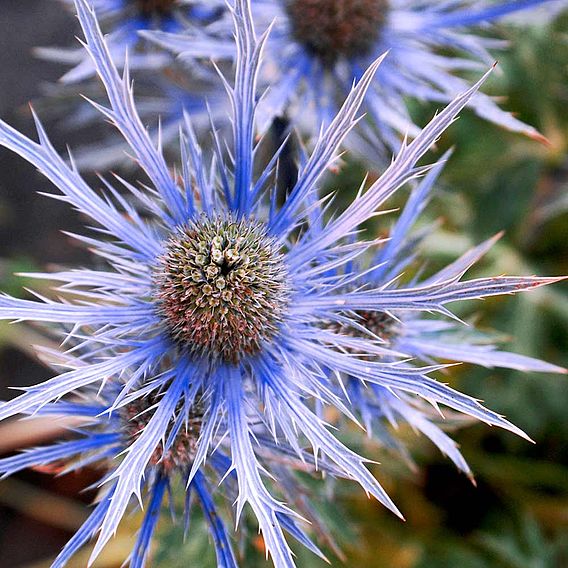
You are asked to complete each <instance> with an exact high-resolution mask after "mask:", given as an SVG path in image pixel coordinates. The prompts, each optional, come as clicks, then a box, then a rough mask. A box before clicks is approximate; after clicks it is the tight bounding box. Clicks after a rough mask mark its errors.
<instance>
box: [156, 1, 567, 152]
mask: <svg viewBox="0 0 568 568" xmlns="http://www.w3.org/2000/svg"><path fill="white" fill-rule="evenodd" d="M546 3H550V8H553V7H555V6H557V5H559V4H561V3H559V2H557V1H554V2H550V0H520V1H519V0H513V1H501V2H486V1H482V2H479V1H475V2H474V1H472V0H460V1H455V2H442V1H437V2H432V1H423V0H253V2H252V5H253V13H254V16H255V21H256V23H257V25H258V27H259V28H260V29H265V28H266V26H268V25H270V24H272V26H273V30H272V32H271V34H270V38H269V39H268V41H267V45H266V50H265V51H266V60H267V61H268V63H269V64H268V65H266V66H265V73H264V75H263V79H264V80H265V82H266V84H267V85H268V86H269V87H270V91H269V93H268V94H267V96H266V97H265V99H264V104H262V105H261V112H262V117H261V122H262V124H261V126H262V125H264V127H268V126H269V125H270V124H271V122H272V119H273V118H274V117H285V118H286V119H287V120H290V121H291V122H292V123H293V124H295V125H297V126H298V125H299V126H301V127H302V128H303V129H304V130H307V131H309V132H312V133H315V134H317V133H318V132H319V127H320V124H322V123H324V124H329V123H330V122H331V120H332V119H333V117H334V116H335V115H336V113H337V111H338V109H339V106H340V104H341V102H342V101H343V99H344V98H345V96H346V95H347V93H349V91H350V89H351V86H352V84H353V81H355V80H358V79H359V78H360V77H361V76H362V74H363V72H364V71H365V69H367V67H368V66H369V64H370V63H371V62H372V61H373V60H375V59H376V58H377V57H379V56H380V55H381V54H383V53H386V52H388V56H387V57H386V59H385V61H384V63H383V64H382V65H381V68H380V69H379V71H378V72H377V77H376V80H375V81H374V82H373V84H372V85H371V87H370V88H369V92H368V93H367V97H366V100H365V103H364V110H365V112H366V113H367V117H368V118H369V119H370V120H366V121H364V122H362V124H361V127H360V129H358V132H359V133H364V137H363V139H362V140H357V138H353V137H351V140H350V142H351V145H352V146H354V147H355V146H358V148H357V149H358V150H360V151H363V152H364V153H365V155H368V156H370V157H371V159H372V160H373V161H376V156H377V151H378V148H377V143H379V141H381V142H382V143H383V144H384V146H385V147H384V152H383V158H384V159H385V160H386V159H388V158H389V156H390V151H391V150H392V151H396V150H397V148H398V146H399V144H400V136H401V135H402V136H405V135H407V134H411V135H415V134H417V133H418V129H417V127H416V126H414V125H413V123H412V120H411V118H410V116H409V113H408V110H407V105H406V100H405V99H406V98H407V97H411V98H414V99H417V100H419V101H432V102H434V103H440V102H443V103H447V102H449V101H450V100H452V99H453V98H454V97H455V96H456V95H457V94H458V93H460V92H463V91H464V90H466V88H467V82H466V81H465V80H464V79H463V77H462V75H463V73H470V72H471V71H472V70H477V69H483V68H486V67H487V66H489V65H491V63H492V62H493V61H494V56H493V55H491V53H490V51H491V50H492V49H493V48H502V47H504V45H505V43H504V42H502V41H499V40H497V39H495V38H494V37H491V36H490V35H488V34H487V33H486V32H485V31H484V30H483V28H486V27H487V26H488V25H489V24H491V23H493V22H494V21H495V20H497V19H499V18H502V17H505V16H507V15H509V14H512V13H516V12H519V11H521V10H529V9H530V8H533V7H536V6H539V5H542V4H546ZM564 4H565V2H564ZM221 23H222V22H221ZM226 28H227V29H225V30H224V31H223V29H222V26H221V25H218V26H216V28H215V33H214V34H210V36H209V41H205V40H204V39H203V38H201V37H197V36H196V34H195V32H194V31H193V30H187V31H184V32H183V33H181V34H180V33H179V32H176V33H174V34H172V33H169V32H166V31H156V32H148V33H145V35H146V37H149V38H151V39H153V40H154V41H156V42H157V43H159V44H161V45H163V46H165V47H167V48H169V49H171V50H172V51H174V52H176V53H179V54H180V55H181V56H182V57H183V58H184V59H186V60H194V59H198V58H205V59H209V58H210V57H219V58H220V57H223V52H224V57H226V58H231V57H233V56H234V53H235V50H234V45H233V44H232V41H231V36H230V33H231V30H230V29H229V28H228V26H226ZM470 106H471V108H472V109H474V110H475V112H476V113H477V114H478V115H479V116H481V117H483V118H485V119H487V120H489V121H492V122H494V123H496V124H498V125H500V126H503V127H504V128H507V129H510V130H512V131H515V132H522V133H524V134H526V135H528V136H530V137H532V138H535V139H542V136H540V135H539V134H538V132H537V131H536V130H535V129H534V128H532V127H531V126H528V125H526V124H524V123H523V122H521V121H520V120H518V119H516V118H515V117H514V116H512V115H511V114H509V113H508V112H505V111H503V110H501V109H500V108H499V106H498V105H497V103H496V102H494V101H493V99H492V98H490V97H489V96H486V95H481V94H480V95H477V96H476V97H475V98H474V99H473V100H472V101H471V103H470ZM366 140H372V141H373V144H374V145H371V146H369V145H368V144H367V143H366Z"/></svg>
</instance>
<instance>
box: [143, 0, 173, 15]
mask: <svg viewBox="0 0 568 568" xmlns="http://www.w3.org/2000/svg"><path fill="white" fill-rule="evenodd" d="M175 3H176V0H136V4H137V5H138V9H139V10H140V12H141V13H142V14H143V15H144V16H154V15H158V16H166V15H168V14H170V13H171V11H172V9H173V7H174V4H175Z"/></svg>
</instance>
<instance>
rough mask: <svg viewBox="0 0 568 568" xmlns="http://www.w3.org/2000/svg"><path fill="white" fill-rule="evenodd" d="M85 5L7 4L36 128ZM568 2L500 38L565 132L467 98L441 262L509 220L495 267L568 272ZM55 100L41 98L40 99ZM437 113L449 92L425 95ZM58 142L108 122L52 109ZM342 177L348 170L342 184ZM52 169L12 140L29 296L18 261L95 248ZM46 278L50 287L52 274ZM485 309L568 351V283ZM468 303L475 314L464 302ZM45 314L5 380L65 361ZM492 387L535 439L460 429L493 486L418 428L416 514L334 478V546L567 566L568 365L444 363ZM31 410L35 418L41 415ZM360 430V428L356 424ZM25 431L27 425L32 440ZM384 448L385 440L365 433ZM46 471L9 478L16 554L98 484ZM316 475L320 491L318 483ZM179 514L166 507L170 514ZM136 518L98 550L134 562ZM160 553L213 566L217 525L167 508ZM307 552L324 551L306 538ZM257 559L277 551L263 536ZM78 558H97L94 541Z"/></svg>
mask: <svg viewBox="0 0 568 568" xmlns="http://www.w3.org/2000/svg"><path fill="white" fill-rule="evenodd" d="M76 33H77V29H76V24H75V21H74V19H73V18H72V17H71V16H70V15H69V14H67V13H66V12H65V11H64V10H63V9H62V8H61V6H60V5H59V4H58V3H57V2H56V1H55V0H2V1H1V6H0V116H1V117H2V118H3V119H4V120H6V121H7V122H9V123H10V124H12V125H14V126H15V127H16V128H18V129H19V130H22V131H23V132H25V133H27V134H30V135H32V136H33V125H32V121H31V118H30V114H29V110H28V108H27V103H28V102H29V101H30V100H37V99H39V98H40V97H41V94H42V89H43V88H44V87H45V85H47V84H49V83H51V82H54V81H56V80H57V78H58V77H59V76H60V75H61V74H62V69H61V68H60V67H58V66H57V65H54V64H50V63H46V62H44V61H40V60H38V59H37V58H35V57H34V56H33V54H32V48H33V47H36V46H46V45H73V41H74V40H73V38H74V35H75V34H76ZM567 33H568V18H567V17H566V16H562V17H561V18H560V19H559V20H558V21H557V22H555V23H553V24H551V25H547V24H545V23H544V24H542V25H534V26H531V27H525V28H523V29H515V28H513V27H503V29H502V31H501V35H502V36H503V37H505V38H507V39H509V40H510V41H511V45H512V46H513V48H512V49H511V50H510V51H509V52H505V53H501V54H498V58H499V61H500V68H501V74H500V75H499V76H496V77H494V78H493V79H492V82H491V84H490V85H489V89H490V90H491V91H492V92H493V93H495V94H499V95H506V97H507V99H506V100H507V102H506V103H505V104H506V106H507V108H508V109H510V110H514V111H515V112H516V113H518V114H519V115H520V116H521V118H522V119H523V120H525V121H526V122H529V123H531V124H533V125H535V126H537V127H538V128H539V129H540V130H541V132H542V133H543V134H544V135H545V136H547V137H548V138H549V140H550V145H549V146H543V145H539V144H537V143H535V142H532V141H530V140H527V139H524V138H522V137H520V136H514V135H511V134H509V133H506V132H503V131H501V130H499V129H497V128H495V127H493V126H491V125H488V124H486V123H484V122H482V121H479V120H477V119H476V118H475V117H473V116H472V115H470V114H468V113H465V115H464V116H463V117H462V118H461V119H460V121H459V122H458V123H457V124H456V125H454V126H453V127H452V129H451V131H450V132H449V134H448V135H447V136H446V137H445V138H444V140H443V141H442V144H441V146H442V148H441V149H444V147H449V146H450V145H456V147H457V150H456V153H455V155H454V157H453V159H452V161H451V163H450V164H449V167H448V169H447V171H446V174H445V178H444V180H443V183H442V188H441V190H440V191H439V193H438V195H437V197H436V199H435V200H434V201H433V203H432V205H431V207H430V208H429V210H428V213H427V217H428V218H429V219H430V220H434V219H441V220H443V225H442V228H441V229H440V230H439V231H438V232H437V233H436V234H435V235H433V236H432V237H431V238H430V239H429V240H428V242H427V246H426V247H425V251H424V252H425V254H426V255H427V257H428V259H429V261H430V262H431V263H432V265H436V264H437V263H443V262H448V261H450V260H452V259H454V258H455V257H456V256H457V255H459V254H460V253H461V252H463V251H464V250H465V249H466V248H467V247H468V246H470V245H471V244H473V243H475V242H479V241H481V240H482V239H485V238H487V237H489V236H491V235H493V234H494V233H496V232H497V231H499V230H501V229H505V230H506V236H505V238H504V239H503V240H502V241H501V242H500V243H499V244H498V245H497V246H496V248H495V250H494V251H492V253H491V254H490V255H489V256H488V259H486V260H485V261H484V262H483V264H482V265H481V266H480V267H479V269H477V271H478V274H484V275H488V274H496V273H499V274H501V273H507V274H515V273H522V274H537V273H538V274H547V275H560V274H567V273H568V192H567V189H568V161H567V160H566V150H567V147H568V75H567V67H566V66H567V64H568V46H567V43H566V34H567ZM40 107H41V105H40ZM414 110H415V113H416V120H417V121H418V122H419V123H420V122H424V121H425V120H426V119H427V118H428V116H430V115H431V113H432V111H433V110H434V109H433V108H424V107H420V106H416V108H415V109H414ZM44 118H45V119H46V123H47V126H48V131H49V132H50V134H51V135H52V139H53V142H54V144H55V146H56V147H57V148H59V149H62V150H63V149H64V148H65V144H66V143H67V142H70V143H71V145H72V146H75V145H81V144H83V143H86V142H89V141H90V137H91V135H92V131H91V130H89V133H88V136H87V135H86V134H85V133H82V134H81V133H78V132H72V131H69V130H67V129H66V128H65V127H64V126H63V125H62V124H61V118H59V119H58V118H56V117H53V116H51V117H50V116H49V113H47V116H44ZM341 175H342V178H341V180H333V183H334V185H335V186H338V185H339V186H340V187H353V188H354V189H355V188H356V187H358V184H359V180H360V177H359V176H360V167H359V166H357V164H351V165H350V166H348V167H347V168H346V169H345V171H344V172H343V173H342V174H341ZM339 181H340V182H341V183H340V184H339V183H338V182H339ZM50 190H51V188H50V186H49V184H48V183H47V182H46V181H45V180H44V179H43V178H41V177H40V176H39V175H38V174H37V173H36V172H35V171H34V169H33V168H31V167H30V166H29V165H27V164H26V163H25V162H24V161H23V160H21V159H19V158H17V157H15V156H14V155H13V154H11V153H9V152H7V151H5V150H0V289H2V290H4V291H7V292H9V293H11V294H15V295H22V294H25V293H26V292H25V291H23V288H24V287H25V286H27V285H28V284H29V282H28V281H27V280H26V278H22V277H16V276H14V275H13V274H14V273H15V272H25V271H30V270H44V269H46V268H48V269H49V268H53V267H55V266H58V265H59V266H60V265H77V264H80V265H81V264H88V263H89V258H88V256H87V255H86V254H85V251H83V250H82V249H81V248H80V247H78V246H77V245H76V244H75V243H74V242H73V241H71V240H70V239H69V238H68V237H66V236H65V235H64V234H63V233H62V232H61V231H62V230H66V231H77V230H79V229H80V227H81V219H79V218H78V216H77V215H75V214H74V213H73V212H72V211H70V209H69V208H68V207H66V206H65V204H63V203H60V202H58V201H55V200H51V199H47V198H45V197H43V196H39V195H38V194H37V193H38V192H45V191H50ZM36 288H37V285H36ZM463 310H464V311H463V314H464V315H467V316H472V315H473V314H477V315H478V322H479V325H480V326H481V327H482V328H483V329H484V330H486V331H491V332H495V333H496V334H497V335H498V336H499V337H502V338H503V340H504V341H506V343H505V346H506V348H508V349H511V350H515V351H518V352H521V353H524V354H526V355H533V356H538V357H542V358H545V359H547V360H550V361H552V362H554V363H557V364H561V365H562V364H563V365H568V293H567V289H566V286H562V285H559V286H555V287H554V288H551V289H547V290H541V291H537V292H535V293H532V294H528V295H525V296H520V297H515V298H504V299H498V300H491V301H487V302H484V303H483V304H481V305H479V304H478V305H476V306H473V308H471V307H470V308H464V309H463ZM460 313H462V312H460ZM49 341H50V340H49V338H47V337H45V336H44V335H43V334H42V332H41V330H39V329H35V328H33V327H29V326H22V325H20V326H11V325H7V324H2V325H0V391H1V393H0V395H1V397H2V398H3V399H6V398H9V397H11V396H13V391H10V390H8V388H7V387H8V386H9V385H10V386H23V385H28V384H32V383H36V382H38V381H40V380H43V379H45V378H47V377H49V376H50V371H49V370H48V369H46V368H45V367H44V366H42V365H41V363H40V362H39V361H38V360H37V359H36V357H35V356H34V352H33V349H31V347H30V346H31V345H32V344H37V343H39V344H45V343H49ZM444 380H449V381H450V382H451V383H452V384H454V385H455V386H457V387H459V388H460V389H463V390H464V391H465V392H467V393H469V394H471V395H474V396H477V397H479V398H481V399H483V400H485V401H486V403H487V405H488V406H490V407H491V408H493V409H495V410H497V411H500V412H502V413H505V414H506V415H507V416H508V417H509V418H510V419H511V420H512V421H513V422H515V423H516V424H517V425H519V426H520V427H521V428H523V429H525V430H526V431H527V432H528V433H529V434H530V435H531V436H532V437H533V438H534V440H535V441H536V444H535V445H531V444H528V443H526V442H524V441H523V440H518V439H516V438H514V437H513V436H512V435H511V434H508V433H502V432H500V431H497V430H495V429H491V428H489V427H486V426H483V425H474V426H471V427H468V428H463V429H460V430H459V431H456V432H455V433H454V435H455V437H456V439H457V440H458V441H459V443H460V444H461V447H462V450H463V453H464V454H465V457H466V458H467V459H468V461H469V462H470V464H471V466H472V468H473V470H474V472H475V473H476V479H477V487H474V486H473V485H472V484H471V483H470V482H469V481H468V480H467V479H466V478H465V477H464V476H462V475H460V474H459V473H458V472H457V471H456V470H455V468H454V467H453V466H452V464H451V463H449V462H448V461H446V460H445V459H444V458H443V457H442V456H440V455H439V454H438V453H437V452H436V451H435V449H434V448H432V447H431V446H430V445H429V443H428V442H427V441H426V440H424V439H419V438H417V437H416V436H415V435H414V434H413V433H412V432H404V431H403V432H401V433H400V435H401V436H404V437H405V439H407V440H408V442H409V444H410V446H411V448H412V449H413V455H414V458H415V460H416V462H417V465H418V469H417V470H416V471H412V470H411V469H409V468H408V467H407V466H406V465H405V464H403V463H402V462H401V461H400V460H398V459H395V458H394V457H393V456H390V455H388V454H384V455H381V454H379V459H378V461H380V462H382V465H381V467H380V468H378V469H377V474H378V475H379V478H380V479H381V481H382V482H383V483H384V484H385V486H386V487H387V489H388V490H389V491H390V493H391V495H392V496H393V497H394V499H395V501H396V502H397V503H398V504H399V506H400V508H401V509H402V510H403V511H404V512H405V514H406V516H407V522H406V523H401V522H399V521H398V520H397V519H395V518H393V517H391V516H390V515H389V514H387V513H386V512H385V511H384V510H383V509H382V508H381V507H380V506H379V505H377V504H376V503H374V502H371V501H367V500H366V498H365V497H364V496H363V495H361V492H360V491H358V490H357V489H356V488H355V487H353V486H352V485H345V486H344V485H342V484H340V485H339V486H338V487H337V498H336V499H334V502H333V507H330V506H328V503H327V500H328V497H327V496H326V495H324V494H322V495H321V496H320V497H321V499H320V500H321V503H320V505H321V508H322V510H323V512H324V514H326V511H327V518H328V522H329V523H330V525H331V526H333V527H335V528H336V536H337V537H338V540H339V544H340V545H341V546H342V547H343V549H344V551H345V553H346V558H345V559H343V560H341V559H339V558H337V557H336V556H334V554H333V552H330V557H331V558H332V561H333V564H334V565H345V566H349V567H354V568H355V567H357V568H359V567H364V568H383V567H386V568H446V567H447V568H454V567H456V566H459V567H460V568H493V567H495V568H564V567H568V382H567V381H568V380H567V379H566V378H565V377H562V376H546V375H538V376H537V375H530V376H529V375H523V374H521V373H517V372H506V371H502V370H491V371H489V370H484V369H477V368H474V367H472V366H470V365H463V366H461V367H460V368H459V369H458V370H456V371H455V372H453V373H452V375H451V376H450V377H444ZM28 424H29V423H28ZM11 428H12V429H4V430H3V433H2V436H1V437H0V438H1V439H0V451H1V452H9V451H11V450H13V449H14V444H16V442H19V441H20V439H23V440H25V439H26V436H28V437H30V438H32V437H33V436H36V439H38V440H40V439H41V434H42V433H43V435H45V436H47V435H49V432H46V431H44V432H40V433H37V432H35V431H34V429H33V427H30V426H26V427H25V429H24V430H22V428H21V426H18V425H17V424H16V425H11ZM347 435H348V434H347ZM22 437H23V438H22ZM363 450H364V451H366V453H367V454H369V453H371V454H372V455H373V457H374V456H376V454H377V451H378V450H377V449H376V448H372V447H370V446H369V447H366V448H363ZM53 473H56V472H54V471H30V472H25V473H23V474H21V475H19V476H17V477H15V478H12V479H9V480H6V481H2V482H1V483H0V568H17V567H26V568H41V567H47V566H49V559H50V558H52V557H53V556H54V555H55V554H56V553H57V551H58V550H59V549H60V547H61V546H62V545H63V544H64V543H65V541H66V540H67V539H68V538H69V537H70V536H71V534H72V533H73V531H74V530H75V529H76V528H77V527H78V526H79V525H80V523H81V522H82V520H83V519H84V518H85V515H86V513H87V507H86V504H87V503H88V502H89V501H90V499H92V497H93V495H92V494H89V493H82V492H81V491H82V489H83V488H85V487H87V486H88V485H89V484H90V483H92V482H93V480H94V479H96V477H95V474H94V473H92V472H88V471H84V472H80V473H76V474H71V475H66V476H60V477H54V475H53ZM314 491H317V489H314ZM166 521H167V519H166ZM135 527H136V519H130V520H129V521H127V522H126V523H125V527H124V529H123V530H122V531H121V532H120V533H119V535H118V537H117V539H116V540H115V541H114V542H113V543H112V545H111V546H110V547H109V550H107V552H106V554H105V555H103V556H102V557H101V559H100V561H99V562H98V563H97V564H96V566H99V567H102V566H108V567H118V566H120V564H121V562H122V560H123V559H124V558H125V557H126V556H127V553H128V547H129V545H130V542H131V537H132V535H133V534H134V532H135V530H136V529H135ZM161 530H162V533H161V535H162V536H161V546H159V547H158V550H157V553H156V554H157V555H156V556H155V562H154V565H155V566H163V567H165V568H176V567H178V566H179V567H180V568H181V567H182V566H190V565H192V566H199V568H209V567H210V566H211V567H213V566H214V563H213V560H212V558H211V557H210V556H208V554H210V550H209V552H208V551H207V547H206V543H207V537H206V535H205V531H203V530H201V528H200V527H199V526H197V527H196V528H195V530H194V538H190V539H189V541H188V544H187V546H185V547H183V548H182V549H180V547H179V545H178V543H179V540H178V539H179V537H180V535H179V529H176V528H173V529H172V528H170V524H169V523H168V522H165V523H164V526H163V527H162V529H161ZM298 554H299V557H298V564H299V566H302V567H304V566H306V567H314V568H315V567H318V566H323V564H322V563H321V562H319V561H317V560H314V559H313V557H310V556H308V555H306V553H304V552H302V551H299V552H298ZM247 558H248V560H247V562H246V563H243V565H244V566H247V568H248V567H249V566H251V567H253V566H257V565H258V566H265V565H266V564H265V562H264V561H263V560H262V558H261V555H260V554H259V553H258V551H257V552H256V553H255V551H254V550H251V551H248V556H247ZM71 566H72V567H75V566H77V567H82V566H86V559H85V556H78V557H77V558H76V559H75V560H74V561H73V563H72V564H71Z"/></svg>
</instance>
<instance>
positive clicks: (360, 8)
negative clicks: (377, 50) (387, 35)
mask: <svg viewBox="0 0 568 568" xmlns="http://www.w3.org/2000/svg"><path fill="white" fill-rule="evenodd" d="M286 10H287V12H288V16H289V18H290V23H291V28H292V33H293V34H294V37H295V38H296V40H297V41H299V42H300V43H302V44H303V45H304V46H305V47H306V48H307V49H308V50H309V51H310V52H311V53H313V54H314V55H316V56H317V57H319V58H320V59H321V60H322V61H323V63H324V64H325V65H332V64H333V63H335V61H336V60H337V59H338V58H340V57H348V58H349V57H357V56H365V55H369V53H370V52H371V51H372V48H373V46H374V45H375V44H376V42H377V41H378V40H379V37H380V35H381V29H382V27H383V24H384V22H385V19H386V16H387V12H388V0H289V1H288V3H287V5H286Z"/></svg>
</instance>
